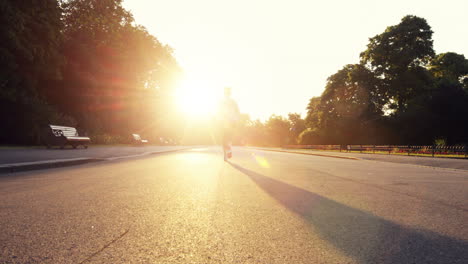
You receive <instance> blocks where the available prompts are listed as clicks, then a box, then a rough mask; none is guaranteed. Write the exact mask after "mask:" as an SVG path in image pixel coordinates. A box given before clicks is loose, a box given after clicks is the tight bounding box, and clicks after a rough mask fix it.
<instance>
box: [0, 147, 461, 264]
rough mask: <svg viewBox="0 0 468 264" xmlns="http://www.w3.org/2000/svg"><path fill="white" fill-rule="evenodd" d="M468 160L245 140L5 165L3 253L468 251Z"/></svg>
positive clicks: (389, 258)
mask: <svg viewBox="0 0 468 264" xmlns="http://www.w3.org/2000/svg"><path fill="white" fill-rule="evenodd" d="M467 187H468V172H467V171H463V170H452V169H442V168H428V167H423V166H417V165H409V164H399V163H389V162H378V161H369V160H345V159H337V158H328V157H318V156H309V155H301V154H289V153H278V152H266V151H259V150H252V149H243V148H235V149H234V158H233V159H232V161H231V162H230V163H225V162H223V160H222V156H221V153H220V152H219V150H217V149H216V148H207V149H195V150H192V151H184V152H176V153H170V154H160V155H155V156H148V157H146V158H138V159H129V160H123V161H122V160H121V161H118V162H117V161H113V162H104V163H98V164H88V165H81V166H76V167H69V168H61V169H52V170H45V171H39V172H27V173H18V174H13V175H10V176H6V177H2V178H0V228H1V230H0V231H1V232H0V263H385V264H386V263H388V264H390V263H468V226H467V223H468V188H467Z"/></svg>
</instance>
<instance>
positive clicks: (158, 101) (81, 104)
mask: <svg viewBox="0 0 468 264" xmlns="http://www.w3.org/2000/svg"><path fill="white" fill-rule="evenodd" d="M63 9H64V16H63V21H64V23H65V30H64V34H65V44H64V48H63V52H64V54H65V57H66V60H67V64H66V65H65V67H64V80H63V81H62V82H59V83H57V84H56V85H55V86H54V87H53V89H52V90H51V91H50V93H49V97H50V98H51V100H52V101H53V102H54V103H55V104H57V105H59V106H60V109H62V111H67V112H68V113H69V114H72V115H74V116H76V117H77V119H78V121H79V122H80V123H81V125H82V126H84V127H86V128H87V129H88V130H91V132H92V133H94V134H96V133H108V134H118V135H126V134H129V133H131V132H133V131H146V132H149V131H157V132H155V134H154V135H150V138H151V137H152V136H153V137H154V138H156V137H157V136H158V135H156V134H158V133H164V134H170V133H171V131H172V129H171V128H170V126H169V123H170V120H172V117H173V116H174V115H175V113H172V112H171V109H172V108H173V107H172V105H171V102H172V101H171V100H170V99H169V94H170V92H171V89H172V87H173V86H174V82H175V79H177V77H178V75H179V73H180V68H179V66H178V64H177V62H176V61H175V59H174V57H173V55H172V49H171V48H170V47H168V46H166V45H163V44H161V43H160V42H159V41H158V40H157V39H156V38H155V37H154V36H152V35H151V34H149V33H148V32H147V31H146V29H145V28H144V27H142V26H138V25H135V23H134V20H133V17H132V15H131V13H130V12H128V11H127V10H125V9H124V8H123V7H122V1H121V0H70V1H66V2H64V3H63ZM58 91H60V92H58ZM163 113H164V114H163ZM122 124H125V126H123V125H122ZM156 128H159V129H156Z"/></svg>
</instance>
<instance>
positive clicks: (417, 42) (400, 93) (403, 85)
mask: <svg viewBox="0 0 468 264" xmlns="http://www.w3.org/2000/svg"><path fill="white" fill-rule="evenodd" d="M432 33H433V32H432V30H431V27H430V26H429V25H428V24H427V22H426V20H425V19H424V18H420V17H416V16H406V17H404V18H403V19H402V20H401V22H400V23H399V24H398V25H395V26H390V27H388V28H387V29H386V30H385V32H383V33H382V34H379V35H376V36H375V37H373V38H370V39H369V44H368V45H367V50H365V51H364V52H362V53H361V64H362V65H364V66H366V67H368V68H369V69H370V70H371V71H372V72H373V73H374V75H375V76H376V77H378V78H380V79H381V80H382V81H383V84H382V85H381V88H382V89H383V90H384V91H385V92H384V93H382V97H386V98H384V100H386V101H387V102H388V103H389V104H392V105H394V108H395V109H397V110H398V111H404V110H405V108H406V107H407V106H408V101H409V100H411V98H412V97H414V96H416V95H418V94H420V93H423V92H424V90H427V89H428V86H429V84H430V82H431V80H430V78H429V74H427V70H426V68H425V66H426V65H428V64H429V62H430V61H431V59H432V58H433V57H434V50H433V40H432ZM392 108H393V106H392Z"/></svg>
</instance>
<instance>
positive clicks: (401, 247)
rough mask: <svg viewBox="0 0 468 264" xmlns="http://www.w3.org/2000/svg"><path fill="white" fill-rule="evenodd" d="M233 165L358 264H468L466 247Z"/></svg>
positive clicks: (451, 239)
mask: <svg viewBox="0 0 468 264" xmlns="http://www.w3.org/2000/svg"><path fill="white" fill-rule="evenodd" d="M230 164H231V166H232V167H234V168H235V169H237V170H239V171H240V172H242V173H243V174H245V175H247V176H248V177H250V179H252V181H253V182H255V183H256V184H257V185H258V186H259V187H261V188H262V189H263V190H264V191H265V192H266V193H268V194H269V195H270V196H271V197H273V198H274V199H275V200H277V201H278V202H279V203H280V204H282V205H283V206H284V207H286V208H287V209H289V210H291V211H292V212H294V213H296V214H298V215H300V216H301V217H303V218H304V219H305V220H307V222H308V223H310V224H311V227H312V230H313V231H315V232H316V233H317V234H318V235H319V236H320V237H321V238H322V239H324V240H325V241H327V242H328V243H331V244H332V245H333V246H334V247H336V248H337V249H339V250H340V251H342V252H343V253H345V254H346V255H348V256H350V257H352V258H353V259H355V260H356V261H358V262H359V263H388V264H390V263H441V264H442V263H444V264H445V263H467V260H468V250H467V249H468V241H465V240H459V239H455V238H451V237H447V236H443V235H440V234H437V233H434V232H431V231H428V230H419V229H414V228H410V227H406V226H402V225H399V224H396V223H394V222H391V221H388V220H385V219H383V218H380V217H377V216H375V215H373V214H371V213H368V212H365V211H361V210H358V209H355V208H352V207H349V206H346V205H344V204H341V203H338V202H335V201H333V200H330V199H328V198H326V197H323V196H320V195H318V194H315V193H312V192H309V191H306V190H304V189H301V188H298V187H295V186H292V185H289V184H287V183H284V182H281V181H278V180H275V179H273V178H270V177H267V176H264V175H261V174H259V173H257V172H254V171H251V170H248V169H246V168H243V167H241V166H239V165H237V164H234V163H230Z"/></svg>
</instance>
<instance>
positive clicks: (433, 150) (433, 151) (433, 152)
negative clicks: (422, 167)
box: [432, 144, 435, 157]
mask: <svg viewBox="0 0 468 264" xmlns="http://www.w3.org/2000/svg"><path fill="white" fill-rule="evenodd" d="M434 154H435V145H434V144H433V145H432V157H434Z"/></svg>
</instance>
